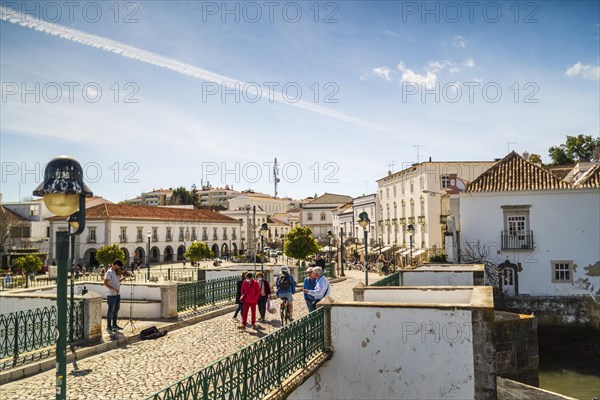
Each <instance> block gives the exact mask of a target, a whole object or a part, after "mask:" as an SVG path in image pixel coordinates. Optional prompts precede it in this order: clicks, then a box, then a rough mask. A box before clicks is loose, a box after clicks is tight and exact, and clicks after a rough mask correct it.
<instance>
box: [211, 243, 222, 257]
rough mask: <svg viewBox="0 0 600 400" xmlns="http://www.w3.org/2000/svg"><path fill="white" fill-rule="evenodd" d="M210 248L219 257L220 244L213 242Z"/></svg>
mask: <svg viewBox="0 0 600 400" xmlns="http://www.w3.org/2000/svg"><path fill="white" fill-rule="evenodd" d="M210 249H211V250H212V251H213V253H215V257H219V255H220V254H221V253H219V246H218V245H217V244H216V243H215V244H213V245H212V247H211V248H210Z"/></svg>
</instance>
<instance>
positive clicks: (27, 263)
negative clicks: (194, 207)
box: [13, 254, 42, 273]
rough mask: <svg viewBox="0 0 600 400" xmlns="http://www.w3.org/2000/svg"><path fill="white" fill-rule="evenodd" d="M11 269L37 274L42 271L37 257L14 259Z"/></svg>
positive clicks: (29, 256)
mask: <svg viewBox="0 0 600 400" xmlns="http://www.w3.org/2000/svg"><path fill="white" fill-rule="evenodd" d="M13 267H14V268H15V269H17V270H19V269H20V270H23V271H25V272H28V273H29V272H39V271H41V270H42V260H41V259H40V258H39V257H38V256H34V255H31V254H30V255H28V256H24V257H19V258H16V259H15V260H14V261H13Z"/></svg>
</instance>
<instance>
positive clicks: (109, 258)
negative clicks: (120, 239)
mask: <svg viewBox="0 0 600 400" xmlns="http://www.w3.org/2000/svg"><path fill="white" fill-rule="evenodd" d="M96 260H98V261H99V262H100V263H101V264H104V265H112V263H113V262H114V261H115V260H121V261H123V263H125V252H124V251H123V250H121V249H120V248H119V245H118V244H116V243H115V244H112V245H110V246H103V247H100V248H99V249H98V250H97V251H96Z"/></svg>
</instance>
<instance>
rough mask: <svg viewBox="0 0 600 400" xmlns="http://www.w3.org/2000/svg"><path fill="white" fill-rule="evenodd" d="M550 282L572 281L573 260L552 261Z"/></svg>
mask: <svg viewBox="0 0 600 400" xmlns="http://www.w3.org/2000/svg"><path fill="white" fill-rule="evenodd" d="M552 282H554V283H572V282H573V261H565V260H557V261H552Z"/></svg>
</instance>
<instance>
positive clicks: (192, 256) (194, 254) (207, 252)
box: [184, 242, 215, 262]
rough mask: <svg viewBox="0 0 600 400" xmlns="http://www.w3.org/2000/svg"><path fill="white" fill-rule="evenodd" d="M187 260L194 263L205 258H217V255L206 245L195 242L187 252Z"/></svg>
mask: <svg viewBox="0 0 600 400" xmlns="http://www.w3.org/2000/svg"><path fill="white" fill-rule="evenodd" d="M184 255H185V258H187V259H188V260H190V261H192V262H198V261H200V260H202V259H205V258H215V253H214V252H213V251H212V250H211V249H210V248H209V247H208V245H207V244H206V243H202V242H193V243H192V244H191V245H190V247H188V249H187V251H186V252H185V254H184Z"/></svg>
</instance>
